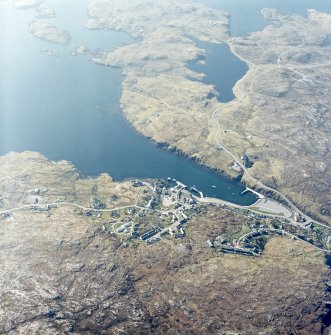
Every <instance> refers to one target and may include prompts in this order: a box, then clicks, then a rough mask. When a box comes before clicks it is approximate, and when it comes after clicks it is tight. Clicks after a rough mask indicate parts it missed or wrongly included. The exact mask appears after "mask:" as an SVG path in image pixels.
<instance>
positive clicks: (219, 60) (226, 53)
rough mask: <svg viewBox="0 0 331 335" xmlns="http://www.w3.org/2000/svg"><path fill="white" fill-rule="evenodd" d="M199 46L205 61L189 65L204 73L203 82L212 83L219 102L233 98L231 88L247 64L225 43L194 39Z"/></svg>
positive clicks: (242, 73) (244, 71)
mask: <svg viewBox="0 0 331 335" xmlns="http://www.w3.org/2000/svg"><path fill="white" fill-rule="evenodd" d="M196 44H197V46H198V47H199V48H201V49H204V50H206V52H207V53H206V58H205V63H204V64H201V63H195V64H192V65H190V69H191V70H193V71H195V72H202V73H204V74H205V77H204V79H203V82H204V83H205V84H208V85H214V86H215V89H216V90H217V92H218V93H219V95H218V100H219V101H220V102H229V101H231V100H233V99H234V98H235V96H234V94H233V91H232V88H233V86H234V85H235V84H236V82H237V81H238V80H240V79H241V78H242V77H243V76H244V75H245V74H246V72H247V71H248V66H247V64H246V63H245V62H243V61H242V60H241V59H239V58H238V57H236V56H235V55H234V54H233V53H232V52H231V50H230V47H229V46H228V45H227V44H225V43H224V44H212V43H206V42H201V41H196Z"/></svg>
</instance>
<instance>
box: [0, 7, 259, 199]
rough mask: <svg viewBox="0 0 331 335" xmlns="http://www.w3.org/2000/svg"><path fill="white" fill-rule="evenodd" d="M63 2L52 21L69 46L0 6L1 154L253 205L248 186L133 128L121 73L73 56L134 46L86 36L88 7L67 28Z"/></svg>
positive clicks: (23, 14) (106, 36)
mask: <svg viewBox="0 0 331 335" xmlns="http://www.w3.org/2000/svg"><path fill="white" fill-rule="evenodd" d="M78 2H79V0H75V3H77V4H78ZM50 3H53V2H47V4H48V5H49V4H50ZM58 3H59V2H56V3H55V2H54V6H52V7H54V8H55V9H56V11H57V14H58V15H59V16H58V17H57V18H56V19H50V20H49V22H50V23H54V24H56V25H58V26H59V27H61V28H64V29H67V30H68V31H69V33H70V34H71V35H72V37H73V38H72V41H71V43H70V45H69V46H61V45H55V44H50V43H47V42H45V41H43V40H39V39H36V38H35V37H34V36H32V35H31V34H29V33H28V31H27V24H28V22H29V21H30V20H31V15H32V16H33V13H34V12H33V10H24V11H23V10H21V11H18V10H14V9H13V8H12V6H11V3H9V2H7V1H4V2H1V3H0V25H1V27H0V28H1V33H0V34H1V36H0V40H1V42H0V52H1V55H2V57H1V59H0V71H1V74H2V75H1V78H0V154H6V153H8V152H10V151H18V152H22V151H25V150H32V151H38V152H40V153H42V154H44V155H45V156H46V157H48V158H49V159H52V160H62V159H64V160H68V161H71V162H72V163H73V164H74V165H75V166H76V167H77V168H78V169H79V171H80V172H81V173H82V175H83V176H96V175H98V174H100V173H102V172H107V173H109V174H110V175H111V176H112V177H113V178H114V179H115V180H117V181H120V180H124V179H127V178H161V179H165V178H167V177H171V178H175V179H177V180H179V181H181V182H183V183H184V184H186V185H187V186H189V187H190V186H193V185H196V187H197V188H198V189H199V190H201V191H202V192H203V193H204V194H205V195H208V196H215V197H218V198H221V199H224V200H226V201H230V202H233V203H236V204H241V205H249V204H252V203H254V202H255V200H256V197H255V195H254V194H252V193H250V192H248V193H246V194H244V195H241V192H242V191H243V190H244V189H245V187H244V186H243V185H242V184H240V183H238V182H235V181H232V180H230V179H228V178H225V177H224V176H222V175H220V174H218V173H216V172H214V171H211V170H209V169H207V168H205V167H203V166H201V165H199V164H197V163H195V162H194V161H192V160H190V159H187V158H185V157H183V156H181V155H177V154H174V153H171V152H169V151H166V150H162V149H160V148H158V147H157V146H156V145H154V144H153V143H152V142H150V141H149V140H148V139H146V138H144V137H142V136H140V135H139V134H138V133H137V132H136V131H135V130H134V129H133V128H132V127H131V126H130V125H129V124H128V122H127V121H126V119H125V118H124V117H123V115H122V113H121V111H120V109H119V106H118V101H119V97H120V94H121V83H122V79H123V78H122V74H121V70H119V69H112V68H107V67H102V66H97V65H95V64H94V63H92V62H90V61H89V60H88V58H87V57H85V56H77V57H74V56H72V55H71V51H72V50H73V48H74V47H75V46H78V45H84V46H87V47H90V48H95V47H101V48H102V49H104V50H112V49H114V48H115V47H117V46H118V45H120V44H123V43H131V42H132V39H131V38H130V37H129V36H128V35H126V34H123V33H120V32H116V33H115V32H104V31H87V30H86V29H84V28H83V22H84V21H85V19H86V13H85V10H84V6H83V5H79V4H78V5H77V6H75V7H73V8H72V9H71V10H72V11H73V13H72V15H74V17H75V22H76V23H77V22H78V24H75V25H73V24H72V20H71V21H70V22H68V20H69V19H70V17H71V18H72V17H73V16H72V15H69V14H68V13H66V14H64V15H63V16H61V15H60V14H61V13H63V11H66V10H67V8H64V9H63V7H61V6H59V4H58ZM83 3H84V2H80V4H83ZM31 13H32V14H31ZM79 23H80V24H79ZM4 27H6V30H4ZM4 31H6V33H4ZM91 43H92V44H93V45H91ZM43 49H48V50H50V51H52V55H53V54H54V55H56V57H53V56H52V57H50V56H49V55H48V54H47V53H45V52H41V50H43Z"/></svg>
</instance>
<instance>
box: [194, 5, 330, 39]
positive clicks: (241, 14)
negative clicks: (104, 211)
mask: <svg viewBox="0 0 331 335" xmlns="http://www.w3.org/2000/svg"><path fill="white" fill-rule="evenodd" d="M199 2H200V3H203V4H205V5H207V6H209V7H212V8H215V9H220V10H224V11H226V12H228V13H229V14H230V16H231V17H230V33H231V35H232V36H242V35H245V34H247V33H249V32H253V31H258V30H261V29H263V28H265V27H266V26H267V25H268V24H269V23H270V21H267V20H265V19H264V18H263V16H262V15H261V9H263V8H276V9H278V10H279V11H280V12H282V13H284V14H298V15H306V14H307V9H311V8H313V9H316V10H318V11H321V12H326V13H331V1H329V0H199Z"/></svg>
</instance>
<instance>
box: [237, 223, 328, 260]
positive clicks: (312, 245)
mask: <svg viewBox="0 0 331 335" xmlns="http://www.w3.org/2000/svg"><path fill="white" fill-rule="evenodd" d="M265 230H268V231H270V232H272V233H281V234H283V235H287V236H290V237H293V238H295V239H297V240H299V241H301V242H304V243H306V244H308V245H310V246H311V247H313V248H315V249H317V250H319V251H322V252H325V253H328V254H329V253H331V250H327V249H323V248H320V247H317V246H316V245H314V244H312V243H310V242H308V241H306V240H303V239H302V238H300V237H298V236H296V235H294V234H292V233H289V232H287V231H285V230H283V229H274V230H273V231H271V229H270V228H263V229H258V230H256V232H260V231H265ZM252 233H253V231H251V232H249V233H247V234H245V235H243V236H241V237H240V238H239V239H238V241H237V243H236V248H239V247H240V245H239V244H240V242H241V241H242V240H243V239H244V238H245V237H247V236H249V235H251V234H252Z"/></svg>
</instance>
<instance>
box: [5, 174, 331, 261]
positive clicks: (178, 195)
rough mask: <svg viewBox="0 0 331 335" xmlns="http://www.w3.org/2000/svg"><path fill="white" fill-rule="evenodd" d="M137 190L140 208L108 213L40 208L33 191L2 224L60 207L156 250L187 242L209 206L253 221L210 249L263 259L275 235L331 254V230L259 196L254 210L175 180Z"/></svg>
mask: <svg viewBox="0 0 331 335" xmlns="http://www.w3.org/2000/svg"><path fill="white" fill-rule="evenodd" d="M131 183H132V187H133V188H135V189H139V188H140V189H141V192H142V194H144V195H145V196H144V197H143V199H142V202H141V203H140V204H135V205H132V206H131V205H127V206H123V207H117V208H111V209H110V208H107V206H106V205H105V204H104V203H103V202H102V201H101V200H100V199H98V198H95V197H91V199H90V205H89V207H88V208H87V207H84V206H81V205H79V204H75V203H69V202H64V201H63V200H61V199H59V200H57V201H56V202H54V203H49V204H42V203H41V202H40V199H41V198H40V189H39V188H36V189H34V190H33V191H32V193H33V197H32V198H31V200H33V199H34V200H33V204H32V205H24V206H22V207H19V208H15V209H12V210H6V211H2V212H0V221H2V220H6V219H9V218H10V217H11V216H12V214H13V212H15V211H18V210H27V211H30V212H33V213H48V215H51V211H52V209H54V208H57V207H59V206H72V207H75V209H74V210H75V211H77V214H81V215H84V216H87V217H89V218H91V219H93V220H96V222H97V223H100V224H102V229H103V230H105V231H108V232H109V233H110V234H116V235H119V236H122V237H123V238H124V241H125V242H123V243H124V244H126V245H127V243H128V242H130V241H132V240H140V241H141V242H142V243H146V244H149V245H150V244H153V243H156V242H159V241H161V240H164V239H174V240H181V239H185V238H186V237H187V233H186V227H187V225H188V223H189V221H190V219H191V218H192V217H193V216H198V215H199V213H201V212H202V211H203V210H205V208H206V207H207V206H213V207H216V208H220V209H222V210H228V211H231V212H233V213H236V214H240V215H242V216H244V217H245V218H246V219H247V220H246V223H245V225H243V226H242V228H241V229H240V230H239V231H236V232H231V233H228V234H226V235H219V236H216V237H214V238H212V237H211V238H210V239H208V240H207V241H206V247H210V248H212V249H213V250H215V251H218V252H222V253H232V254H241V255H245V256H260V255H261V254H262V253H263V250H264V245H265V244H266V242H267V240H268V238H269V237H270V236H273V235H277V236H282V237H287V238H291V239H292V240H300V241H302V242H304V243H307V244H309V245H311V246H313V247H315V248H316V249H318V250H321V251H324V252H327V253H328V252H331V232H330V228H329V227H327V226H320V225H316V224H315V223H313V222H307V221H306V220H305V218H302V217H301V216H300V215H299V214H298V213H296V212H291V211H290V210H289V209H288V208H285V207H284V206H283V205H282V204H279V203H278V202H276V201H275V200H272V199H269V198H266V197H264V196H263V195H261V194H259V193H257V192H255V191H254V190H251V189H249V188H247V189H246V190H245V191H244V192H255V193H256V195H257V201H256V203H254V204H253V205H251V206H240V205H235V204H232V203H228V202H226V201H223V200H220V199H216V198H215V199H214V198H208V197H204V195H203V193H202V192H201V191H199V190H198V189H197V188H196V187H195V186H193V187H190V188H188V187H187V186H186V185H184V184H183V183H181V182H180V181H177V180H175V179H172V178H167V180H156V181H154V180H132V181H131Z"/></svg>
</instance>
